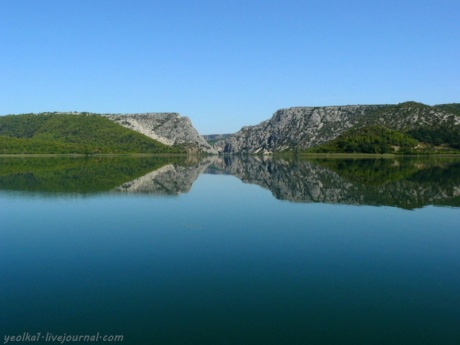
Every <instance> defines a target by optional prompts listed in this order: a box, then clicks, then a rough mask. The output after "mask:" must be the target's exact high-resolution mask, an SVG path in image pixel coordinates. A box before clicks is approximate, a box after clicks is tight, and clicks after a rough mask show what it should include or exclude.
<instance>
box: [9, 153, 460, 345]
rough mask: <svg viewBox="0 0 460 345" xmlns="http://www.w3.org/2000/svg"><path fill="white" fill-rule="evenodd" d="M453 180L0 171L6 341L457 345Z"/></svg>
mask: <svg viewBox="0 0 460 345" xmlns="http://www.w3.org/2000/svg"><path fill="white" fill-rule="evenodd" d="M459 171H460V163H459V160H455V159H436V160H433V159H389V160H343V159H341V160H330V159H329V160H326V159H323V160H313V161H301V160H297V161H289V160H284V159H262V158H249V159H238V158H225V159H224V158H216V157H214V158H205V159H203V160H199V159H197V158H193V157H188V158H174V159H172V160H171V159H169V158H149V157H143V158H115V157H112V158H52V159H45V158H33V159H32V158H28V159H21V158H14V159H13V158H0V190H1V191H0V216H1V228H0V276H1V286H0V330H1V332H0V336H2V337H4V336H5V335H20V334H23V333H24V332H28V333H29V334H35V333H37V332H41V335H42V336H43V335H46V334H47V332H49V333H52V334H53V335H61V334H64V333H66V334H74V335H75V334H77V335H86V334H96V333H97V332H99V333H100V334H103V335H123V336H124V339H123V342H122V343H123V344H458V343H460V331H459V329H460V293H459V291H460V275H459V272H460V227H459V225H460V218H459V215H460V210H459V208H458V206H459V205H460V174H459ZM2 340H4V338H2ZM100 342H102V340H101V341H100ZM39 343H45V339H40V341H39Z"/></svg>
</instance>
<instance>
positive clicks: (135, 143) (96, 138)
mask: <svg viewBox="0 0 460 345" xmlns="http://www.w3.org/2000/svg"><path fill="white" fill-rule="evenodd" d="M182 152H184V150H183V149H182V148H179V147H171V146H167V145H164V144H162V143H159V142H158V141H156V140H153V139H151V138H149V137H147V136H145V135H143V134H140V133H137V132H135V131H132V130H130V129H127V128H125V127H122V126H120V125H119V124H117V123H115V122H113V121H110V120H109V119H107V118H105V117H103V116H99V115H88V114H86V115H84V114H78V115H72V114H49V113H45V114H38V115H34V114H26V115H9V116H1V117H0V154H1V153H3V154H5V153H8V154H18V153H60V154H64V153H80V154H108V153H182Z"/></svg>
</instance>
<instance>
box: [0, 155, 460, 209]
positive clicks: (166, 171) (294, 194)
mask: <svg viewBox="0 0 460 345" xmlns="http://www.w3.org/2000/svg"><path fill="white" fill-rule="evenodd" d="M202 173H208V174H231V175H234V176H236V177H238V178H239V179H241V180H242V181H243V182H245V183H251V184H257V185H259V186H261V187H263V188H266V189H268V190H270V191H271V192H272V193H273V195H274V196H275V197H276V198H277V199H281V200H289V201H294V202H325V203H342V204H353V205H387V206H396V207H401V208H405V209H413V208H417V207H422V206H425V205H448V206H460V160H459V159H453V158H440V157H438V158H434V159H433V158H417V159H415V158H402V157H398V158H395V159H314V160H287V159H279V158H273V157H252V156H250V157H235V156H231V157H230V156H223V157H216V156H211V157H204V158H202V157H197V156H189V157H97V158H94V157H93V158H72V157H61V158H0V190H9V191H22V192H34V193H46V194H52V195H53V194H94V193H103V192H111V193H113V192H123V193H147V194H153V195H178V194H180V193H187V192H189V191H190V188H191V186H192V184H193V183H194V182H195V181H196V179H197V178H198V176H199V175H200V174H202Z"/></svg>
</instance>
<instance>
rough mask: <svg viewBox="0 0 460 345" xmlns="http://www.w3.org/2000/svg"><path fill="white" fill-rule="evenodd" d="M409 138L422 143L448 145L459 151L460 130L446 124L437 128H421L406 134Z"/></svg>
mask: <svg viewBox="0 0 460 345" xmlns="http://www.w3.org/2000/svg"><path fill="white" fill-rule="evenodd" d="M407 134H409V135H410V136H411V137H413V138H415V139H417V140H419V141H422V142H424V143H428V144H432V145H435V146H438V145H448V146H450V147H452V148H454V149H460V128H459V127H458V126H449V125H448V124H445V125H439V126H435V127H432V126H423V127H419V128H417V129H413V130H409V131H408V132H407Z"/></svg>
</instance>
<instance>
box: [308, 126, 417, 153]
mask: <svg viewBox="0 0 460 345" xmlns="http://www.w3.org/2000/svg"><path fill="white" fill-rule="evenodd" d="M416 145H417V140H415V139H413V138H411V137H409V136H407V135H405V134H403V133H401V132H398V131H393V130H391V129H388V128H385V127H382V126H379V125H376V126H370V127H364V128H359V129H352V130H349V131H347V132H345V133H343V134H341V135H340V136H338V137H337V138H336V139H334V140H332V141H330V142H328V143H326V144H324V145H320V146H317V147H314V148H312V149H310V150H309V152H314V153H332V152H333V153H377V154H383V153H395V152H401V153H410V152H411V151H412V150H413V149H414V147H415V146H416Z"/></svg>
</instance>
